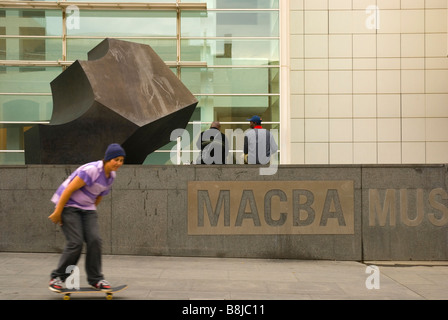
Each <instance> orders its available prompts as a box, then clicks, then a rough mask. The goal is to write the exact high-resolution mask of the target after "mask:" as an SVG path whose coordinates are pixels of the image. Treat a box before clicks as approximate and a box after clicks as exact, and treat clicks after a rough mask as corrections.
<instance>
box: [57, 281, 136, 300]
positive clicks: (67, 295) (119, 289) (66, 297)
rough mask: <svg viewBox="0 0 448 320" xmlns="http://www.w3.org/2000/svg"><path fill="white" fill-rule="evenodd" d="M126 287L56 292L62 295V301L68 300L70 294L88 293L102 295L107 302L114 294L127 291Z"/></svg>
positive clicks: (82, 288)
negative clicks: (106, 289) (107, 289)
mask: <svg viewBox="0 0 448 320" xmlns="http://www.w3.org/2000/svg"><path fill="white" fill-rule="evenodd" d="M127 287H128V286H127V285H126V284H124V285H121V286H117V287H112V288H111V289H110V290H109V291H101V290H97V289H94V288H90V287H81V288H79V289H62V290H61V291H60V292H56V293H59V294H63V295H64V300H70V295H72V294H90V293H102V294H105V295H106V299H107V300H112V298H113V295H114V293H116V292H120V291H123V290H125V289H127Z"/></svg>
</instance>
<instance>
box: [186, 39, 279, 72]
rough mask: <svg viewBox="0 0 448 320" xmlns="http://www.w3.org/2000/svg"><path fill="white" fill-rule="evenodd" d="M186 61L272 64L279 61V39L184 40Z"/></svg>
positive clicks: (218, 63) (221, 63)
mask: <svg viewBox="0 0 448 320" xmlns="http://www.w3.org/2000/svg"><path fill="white" fill-rule="evenodd" d="M181 46H182V47H181V54H182V60H184V61H206V62H207V64H208V65H209V66H211V65H271V64H278V61H279V41H278V40H235V39H226V40H209V39H207V40H203V39H194V40H182V41H181Z"/></svg>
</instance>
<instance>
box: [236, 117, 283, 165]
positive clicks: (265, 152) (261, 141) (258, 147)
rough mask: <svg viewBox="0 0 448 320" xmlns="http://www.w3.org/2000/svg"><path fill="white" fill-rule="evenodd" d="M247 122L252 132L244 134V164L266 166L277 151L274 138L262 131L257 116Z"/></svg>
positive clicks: (264, 130)
mask: <svg viewBox="0 0 448 320" xmlns="http://www.w3.org/2000/svg"><path fill="white" fill-rule="evenodd" d="M247 120H248V121H249V125H250V128H251V129H252V130H248V131H247V132H246V133H245V134H244V163H246V164H268V163H269V161H270V160H271V156H272V155H273V154H274V153H276V152H277V150H278V146H277V143H276V142H275V140H274V136H273V135H272V134H271V132H270V131H269V130H266V129H263V127H262V126H261V121H262V119H261V118H260V117H259V116H256V115H255V116H253V117H252V118H250V119H247Z"/></svg>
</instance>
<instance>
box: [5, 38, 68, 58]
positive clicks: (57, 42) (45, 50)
mask: <svg viewBox="0 0 448 320" xmlns="http://www.w3.org/2000/svg"><path fill="white" fill-rule="evenodd" d="M0 59H2V60H42V61H45V60H47V61H49V60H52V61H55V60H59V59H62V40H61V39H45V38H31V37H30V38H16V39H15V38H9V39H1V38H0Z"/></svg>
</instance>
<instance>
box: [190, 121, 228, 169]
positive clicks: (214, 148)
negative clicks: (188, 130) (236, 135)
mask: <svg viewBox="0 0 448 320" xmlns="http://www.w3.org/2000/svg"><path fill="white" fill-rule="evenodd" d="M220 129H221V123H220V122H219V121H213V122H212V124H211V126H210V128H209V129H207V130H205V131H203V132H201V135H200V136H199V139H198V141H197V143H196V145H197V147H198V149H199V148H200V149H201V154H200V163H201V164H225V163H226V158H227V155H228V153H229V148H228V143H227V139H226V136H225V134H224V133H222V132H221V131H220ZM198 163H199V161H198Z"/></svg>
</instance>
